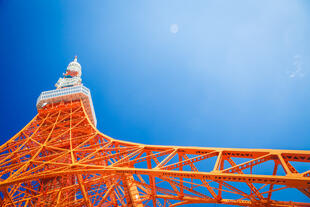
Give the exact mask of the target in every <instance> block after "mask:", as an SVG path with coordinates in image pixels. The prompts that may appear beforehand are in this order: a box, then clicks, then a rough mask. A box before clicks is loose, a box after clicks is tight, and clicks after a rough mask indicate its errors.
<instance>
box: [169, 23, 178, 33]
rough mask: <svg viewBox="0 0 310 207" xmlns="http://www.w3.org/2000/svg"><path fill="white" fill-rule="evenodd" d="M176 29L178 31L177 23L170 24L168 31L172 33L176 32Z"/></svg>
mask: <svg viewBox="0 0 310 207" xmlns="http://www.w3.org/2000/svg"><path fill="white" fill-rule="evenodd" d="M178 31H179V25H177V24H172V25H170V32H171V33H172V34H176V33H177V32H178Z"/></svg>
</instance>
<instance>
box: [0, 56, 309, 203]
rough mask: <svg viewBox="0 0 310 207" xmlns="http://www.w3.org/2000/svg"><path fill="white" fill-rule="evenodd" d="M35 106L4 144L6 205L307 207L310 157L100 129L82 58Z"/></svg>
mask: <svg viewBox="0 0 310 207" xmlns="http://www.w3.org/2000/svg"><path fill="white" fill-rule="evenodd" d="M36 107H37V109H38V114H37V115H36V116H35V117H34V118H33V119H32V120H31V121H30V122H29V123H28V124H27V125H26V126H25V127H24V128H23V129H22V130H21V131H20V132H18V133H17V134H16V135H15V136H13V137H12V138H11V139H10V140H8V141H7V142H6V143H5V144H3V145H2V146H1V147H0V204H1V206H10V207H11V206H12V207H17V206H87V207H91V206H138V207H142V206H153V207H155V206H160V207H165V206H171V207H173V206H181V205H185V206H186V205H188V204H196V203H210V204H223V205H224V204H226V205H233V206H279V207H280V206H281V207H286V206H287V207H288V206H295V207H296V206H300V207H301V206H302V207H309V206H310V167H309V163H310V151H301V150H272V149H231V148H209V147H182V146H160V145H156V146H155V145H145V144H137V143H132V142H126V141H121V140H117V139H114V138H111V137H109V136H107V135H105V134H103V133H101V132H99V131H98V130H97V129H96V124H97V120H96V115H95V110H94V108H93V103H92V99H91V94H90V91H89V89H88V88H86V87H85V86H83V84H82V79H81V66H80V64H79V63H78V62H77V58H75V59H74V61H73V62H71V63H70V64H69V66H68V67H67V70H66V73H65V74H64V77H63V78H60V79H59V80H58V82H57V83H56V89H55V90H50V91H45V92H42V93H41V95H40V96H39V98H38V100H37V104H36ZM301 165H305V166H308V168H307V167H306V168H304V167H303V168H300V166H301ZM301 169H302V170H301ZM287 190H293V191H294V192H297V193H300V195H301V196H303V200H302V201H298V202H297V201H295V200H292V199H290V198H289V196H290V195H289V194H285V195H286V196H283V195H284V194H281V192H285V191H287ZM279 195H280V196H279Z"/></svg>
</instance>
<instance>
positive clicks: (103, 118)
mask: <svg viewBox="0 0 310 207" xmlns="http://www.w3.org/2000/svg"><path fill="white" fill-rule="evenodd" d="M172 24H177V25H178V27H179V30H178V32H177V33H172V32H171V31H170V26H171V25H172ZM309 37H310V2H309V1H307V0H303V1H302V0H296V1H289V0H274V1H270V0H257V1H239V0H234V1H229V0H227V1H207V0H195V1H188V0H187V1H185V0H171V1H164V0H150V1H144V0H139V1H102V0H98V1H77V0H74V1H73V0H72V1H60V0H59V1H57V0H54V1H47V0H34V1H22V0H20V1H16V0H0V69H1V76H0V78H1V81H0V90H1V91H0V92H1V96H0V97H1V107H0V110H1V111H0V113H1V116H0V130H1V136H0V142H1V144H2V143H4V142H5V141H6V140H8V139H9V138H10V137H12V136H13V135H14V134H15V133H16V132H18V131H19V130H20V129H21V128H23V126H24V125H25V124H26V123H28V122H29V121H30V120H31V119H32V117H33V116H35V114H36V108H35V103H36V99H37V97H38V96H39V94H40V92H42V91H45V90H50V89H54V84H55V83H56V81H57V80H58V78H59V77H60V76H61V75H62V73H63V72H64V71H65V69H66V67H67V65H68V63H69V62H70V61H72V60H73V58H74V56H75V55H78V57H79V59H78V61H79V62H80V63H81V65H82V73H83V75H82V79H83V83H84V85H85V86H87V87H88V88H90V90H91V92H92V96H93V102H94V107H95V111H96V115H97V119H98V128H99V130H100V131H102V132H103V133H105V134H107V135H109V136H112V137H114V138H118V139H122V140H127V141H133V142H138V143H145V144H161V145H185V146H206V147H234V148H273V149H299V150H309V146H310V139H309V137H310V128H309V123H310V107H309V105H310V84H309V83H310V81H309V79H310V73H309V69H310V47H309V46H310V38H309ZM309 168H310V166H307V167H303V169H304V170H305V169H309ZM295 194H296V195H295ZM295 194H294V193H293V194H291V195H293V196H295V197H293V198H296V199H297V198H298V199H299V201H307V199H306V198H305V197H304V196H303V195H301V194H300V193H299V192H295ZM308 201H309V200H308ZM205 206H210V205H205ZM211 206H213V205H211Z"/></svg>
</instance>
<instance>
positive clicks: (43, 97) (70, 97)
mask: <svg viewBox="0 0 310 207" xmlns="http://www.w3.org/2000/svg"><path fill="white" fill-rule="evenodd" d="M75 100H82V102H83V105H84V108H85V110H86V113H87V115H88V118H89V119H90V121H91V122H92V124H93V125H94V126H95V127H96V126H97V119H96V114H95V109H94V106H93V101H92V98H91V94H90V90H89V89H88V88H86V87H85V86H83V85H77V86H71V87H66V88H60V89H55V90H50V91H44V92H42V93H41V94H40V96H39V98H38V99H37V104H36V106H37V109H38V110H39V109H42V108H43V107H44V106H45V105H47V104H51V103H58V102H61V101H64V102H70V101H75Z"/></svg>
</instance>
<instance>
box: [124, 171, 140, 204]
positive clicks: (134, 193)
mask: <svg viewBox="0 0 310 207" xmlns="http://www.w3.org/2000/svg"><path fill="white" fill-rule="evenodd" d="M133 181H134V178H133V176H132V175H129V174H127V175H125V179H124V182H125V183H124V184H125V187H127V190H126V191H127V192H128V199H129V201H128V206H134V207H143V204H142V201H141V198H140V194H139V191H138V188H137V186H136V184H135V183H134V182H133Z"/></svg>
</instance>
